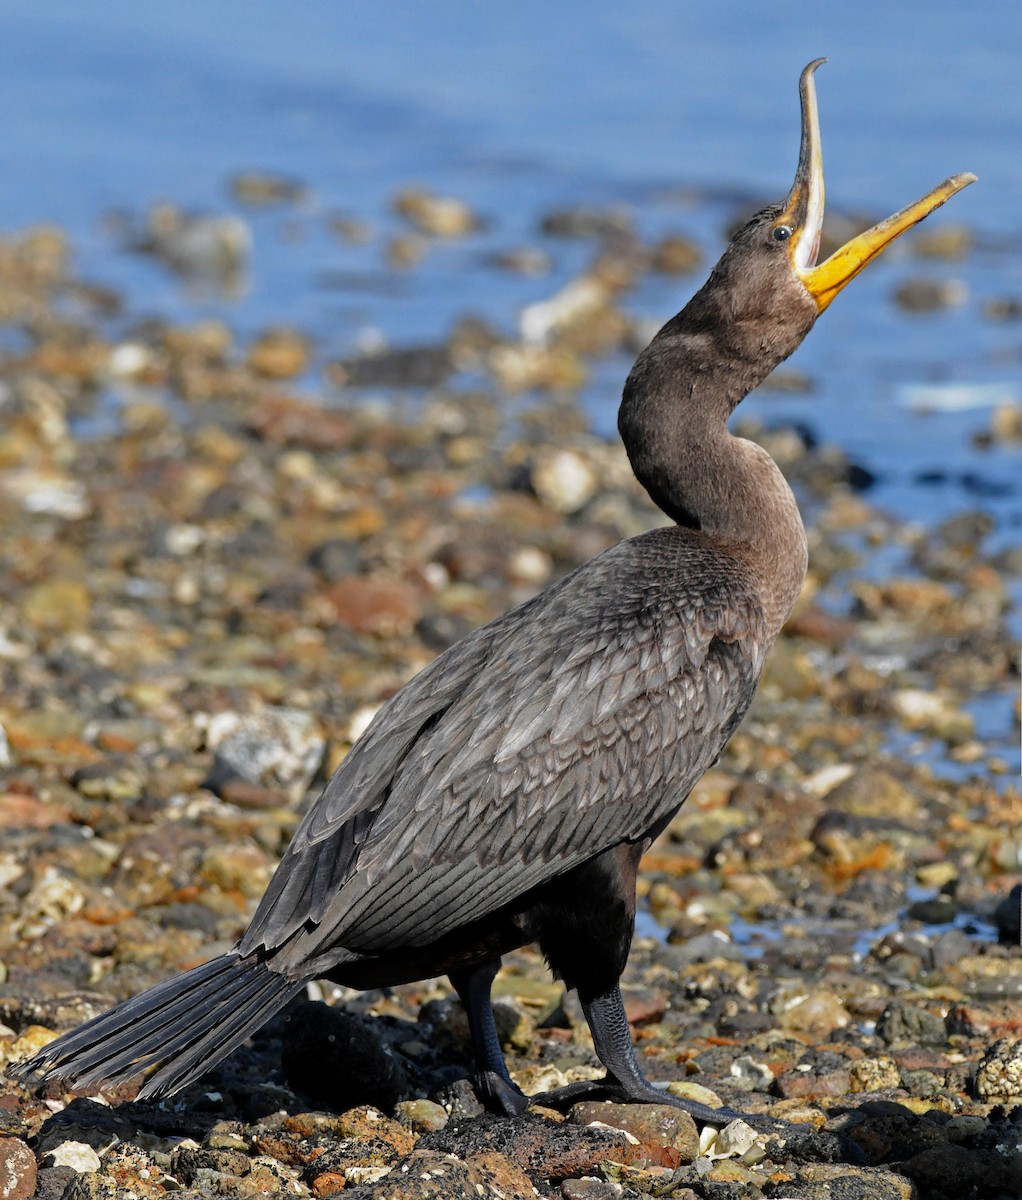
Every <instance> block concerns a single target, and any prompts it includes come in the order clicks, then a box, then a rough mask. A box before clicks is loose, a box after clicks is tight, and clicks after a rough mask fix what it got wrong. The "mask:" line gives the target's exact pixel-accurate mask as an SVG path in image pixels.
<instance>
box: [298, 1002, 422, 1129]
mask: <svg viewBox="0 0 1022 1200" xmlns="http://www.w3.org/2000/svg"><path fill="white" fill-rule="evenodd" d="M281 1065H282V1066H283V1068H284V1072H285V1074H286V1075H287V1078H288V1081H289V1083H290V1084H291V1086H292V1087H294V1088H297V1089H298V1090H300V1091H302V1092H304V1093H305V1094H306V1095H308V1096H310V1097H312V1098H313V1099H315V1100H317V1101H318V1102H320V1103H324V1104H329V1105H331V1107H333V1108H338V1109H343V1108H348V1107H350V1106H351V1105H353V1104H374V1105H376V1106H377V1107H379V1108H383V1109H387V1110H391V1109H393V1107H394V1105H395V1104H397V1103H398V1101H399V1100H403V1099H405V1098H406V1096H407V1095H408V1092H409V1090H410V1088H409V1083H408V1078H407V1076H406V1074H405V1070H404V1067H403V1066H402V1065H401V1062H400V1060H399V1059H398V1057H397V1056H396V1055H395V1054H394V1052H393V1051H392V1050H391V1049H390V1047H389V1046H388V1045H387V1043H386V1042H384V1041H383V1040H381V1038H380V1036H379V1034H378V1032H377V1031H376V1028H375V1026H374V1025H373V1023H372V1022H371V1021H366V1020H363V1019H362V1018H361V1017H356V1016H352V1015H351V1014H349V1013H346V1012H344V1011H343V1010H341V1009H336V1008H328V1007H327V1006H326V1005H324V1004H318V1003H307V1004H301V1005H298V1006H297V1007H295V1008H293V1009H291V1010H290V1011H289V1013H288V1015H287V1018H286V1023H285V1026H284V1044H283V1049H282V1052H281Z"/></svg>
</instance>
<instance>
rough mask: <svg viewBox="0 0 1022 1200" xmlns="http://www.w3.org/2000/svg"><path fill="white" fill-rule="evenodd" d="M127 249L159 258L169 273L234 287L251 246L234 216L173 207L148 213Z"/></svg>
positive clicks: (244, 228) (163, 206)
mask: <svg viewBox="0 0 1022 1200" xmlns="http://www.w3.org/2000/svg"><path fill="white" fill-rule="evenodd" d="M127 240H128V243H129V246H130V247H131V248H132V249H134V250H138V251H141V252H143V253H145V254H151V255H153V257H154V258H158V259H159V260H160V261H161V262H163V263H164V264H165V265H166V266H168V267H170V269H171V270H172V271H175V272H176V273H178V274H180V275H184V276H189V277H195V278H198V279H210V280H216V281H219V282H220V283H221V284H222V285H223V286H224V287H226V288H228V289H231V288H233V287H234V286H236V284H237V281H238V280H239V277H240V276H241V274H242V273H243V272H244V270H245V268H246V266H247V263H248V258H249V253H250V251H251V246H252V235H251V232H250V230H249V227H248V225H247V224H246V223H245V222H244V221H243V220H242V219H241V218H240V217H236V216H220V215H217V214H212V213H187V212H184V211H183V210H182V209H180V208H178V207H176V206H175V205H173V204H158V205H156V206H155V207H154V208H152V209H151V210H150V212H149V215H148V218H147V220H146V223H145V228H144V230H141V231H138V232H135V233H131V234H129V236H128V239H127Z"/></svg>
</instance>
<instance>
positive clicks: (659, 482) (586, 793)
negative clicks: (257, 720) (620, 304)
mask: <svg viewBox="0 0 1022 1200" xmlns="http://www.w3.org/2000/svg"><path fill="white" fill-rule="evenodd" d="M819 61H822V60H818V61H817V62H813V63H810V64H809V66H808V67H806V69H805V71H803V73H802V77H801V81H800V94H801V101H802V144H801V153H800V156H799V164H798V171H797V174H796V176H795V182H794V184H793V185H792V188H791V191H790V192H789V193H788V196H787V198H786V199H785V200H784V201H783V203H781V204H776V205H773V206H771V207H770V208H766V209H764V210H763V211H762V212H760V213H757V215H756V216H754V217H753V218H752V219H751V220H750V221H749V222H748V224H746V225H745V226H744V228H742V229H741V230H740V231H739V232H738V233H737V234H735V236H734V237H733V238H732V240H731V242H730V244H729V245H728V247H727V249H726V250H725V251H724V255H723V257H722V258H721V260H720V262H718V263H717V265H716V267H714V269H713V272H712V274H711V275H710V278H709V279H708V281H707V282H706V284H705V285H704V286H703V287H702V288H701V289H700V291H699V292H697V293H696V295H695V296H694V297H693V298H692V299H691V300H690V301H689V303H688V304H687V305H686V306H685V308H684V309H683V310H682V311H681V312H680V313H679V314H678V315H677V316H676V317H674V318H673V319H672V320H670V321H669V322H668V323H667V324H666V325H665V326H664V327H663V329H661V330H660V332H659V333H658V334H657V335H656V337H655V338H654V339H653V341H652V342H651V343H650V344H649V346H648V347H647V348H646V349H645V350H644V351H643V352H642V354H640V355H639V358H638V361H637V362H636V364H635V366H634V368H633V369H632V372H631V374H630V375H629V377H628V381H627V383H626V384H625V389H624V399H623V402H622V405H621V412H620V418H619V427H620V431H621V436H622V438H623V440H624V444H625V447H626V448H627V451H628V456H629V458H630V460H631V463H632V467H633V469H634V471H635V474H636V476H637V478H638V479H639V481H640V482H641V483H642V484H643V486H644V487H645V488H646V490H647V491H648V492H649V494H650V496H651V497H652V498H653V500H654V501H655V502H656V503H657V504H658V505H659V507H660V508H661V509H662V510H663V511H664V512H665V513H666V514H667V516H668V517H670V518H671V520H672V522H674V523H673V524H672V525H670V526H668V527H665V528H660V529H655V530H653V531H652V532H650V533H646V534H642V535H641V536H639V537H634V538H630V539H628V540H627V541H623V542H621V543H619V544H618V545H616V546H614V547H612V548H611V549H610V550H608V551H606V552H605V553H604V554H601V555H599V556H598V557H597V558H594V559H593V560H592V561H591V562H588V563H586V564H585V565H584V566H582V567H580V568H579V569H578V570H576V571H574V572H573V573H572V574H570V575H568V576H567V577H566V578H564V579H562V580H561V581H560V582H559V583H557V584H555V585H554V586H553V587H551V588H549V589H548V590H547V591H545V592H543V593H542V595H539V596H537V597H535V598H534V599H533V600H530V601H529V602H528V603H526V604H524V605H522V606H521V607H520V608H517V609H515V610H514V611H513V612H510V613H508V614H506V615H505V616H503V617H500V618H498V619H497V620H495V621H493V622H491V623H490V624H489V625H487V626H485V627H484V628H481V629H478V630H476V631H475V632H474V633H472V634H470V635H469V636H468V637H466V638H464V639H463V640H462V641H460V642H458V643H457V645H455V646H452V647H451V648H450V649H449V650H448V651H446V652H445V653H444V654H442V655H440V656H439V657H438V658H437V659H436V660H435V661H434V662H433V663H432V664H431V665H430V666H428V667H427V668H426V669H425V670H424V671H422V672H421V673H420V674H419V675H417V676H416V677H415V678H414V679H413V680H412V681H411V682H410V683H409V684H408V685H407V686H406V687H404V688H403V689H402V691H400V692H399V693H398V694H397V695H396V696H395V697H394V698H393V699H392V700H390V701H389V702H388V703H387V704H386V705H384V707H383V708H382V709H381V710H380V712H379V713H378V714H377V716H376V718H375V720H374V721H373V722H372V724H371V725H370V727H369V728H368V729H367V730H366V732H365V734H364V735H363V736H362V737H361V738H360V739H359V741H358V742H357V743H356V744H355V746H354V747H353V748H352V750H351V752H350V753H349V754H348V756H347V757H346V758H345V760H344V761H343V763H342V764H341V766H340V767H339V769H338V770H337V772H336V774H335V775H334V776H333V778H332V779H331V780H330V782H329V783H328V784H327V786H326V789H325V790H324V792H323V794H322V795H321V796H320V797H319V799H318V800H317V801H316V803H315V804H314V805H313V806H312V808H310V810H309V811H308V813H307V814H306V815H305V817H304V819H303V820H302V822H301V823H300V825H299V826H298V829H297V831H296V833H295V835H294V839H293V840H292V842H291V844H290V846H289V847H288V849H287V851H286V853H285V855H284V857H283V860H282V861H281V863H280V866H279V867H278V869H277V872H276V874H275V875H274V876H273V878H272V880H271V882H270V885H269V887H268V889H267V891H266V894H265V896H264V897H263V899H262V901H261V903H260V904H259V907H258V909H257V910H256V914H255V916H254V918H253V920H252V924H251V925H250V926H249V929H248V931H247V932H246V934H245V935H244V937H243V938H242V939H241V941H240V942H239V944H238V945H237V946H236V947H235V948H234V949H233V950H232V951H231V952H230V953H228V954H224V955H221V956H220V957H219V958H215V959H213V960H212V961H211V962H208V963H206V964H204V965H203V966H199V967H196V968H194V969H193V970H191V971H188V972H187V973H185V974H183V975H180V976H178V977H176V978H174V979H171V980H169V981H168V982H166V983H162V984H160V985H158V986H157V987H154V988H152V989H151V990H150V991H147V992H144V993H143V994H142V995H140V996H137V997H135V998H134V999H132V1000H129V1001H127V1002H125V1003H123V1004H121V1005H119V1006H118V1007H117V1008H115V1009H113V1010H112V1011H111V1012H108V1013H105V1014H104V1015H102V1016H100V1017H97V1018H96V1019H95V1020H92V1021H90V1022H88V1024H86V1025H83V1026H81V1027H80V1028H79V1029H76V1030H74V1031H72V1032H70V1033H67V1034H64V1035H63V1036H62V1037H60V1038H58V1039H57V1040H56V1041H54V1042H51V1043H50V1044H49V1045H47V1046H45V1047H44V1048H43V1049H42V1050H40V1051H39V1052H38V1053H37V1054H36V1055H35V1056H34V1057H33V1058H31V1059H29V1060H28V1061H26V1062H24V1063H22V1064H21V1065H20V1066H19V1067H18V1068H16V1073H17V1074H18V1075H20V1076H22V1077H23V1078H24V1077H30V1076H32V1075H40V1074H42V1075H47V1076H51V1077H57V1078H63V1079H66V1080H68V1081H69V1082H71V1083H73V1084H75V1085H77V1086H82V1085H85V1084H93V1083H97V1082H99V1081H101V1080H122V1079H125V1078H127V1077H128V1076H130V1075H133V1074H135V1073H136V1072H138V1071H141V1070H142V1069H143V1068H147V1067H149V1066H152V1065H153V1064H155V1063H157V1062H160V1061H161V1060H162V1062H163V1065H162V1066H161V1067H160V1069H159V1070H158V1071H157V1072H155V1074H153V1075H152V1076H151V1077H150V1078H149V1079H148V1081H147V1082H146V1084H145V1086H144V1087H143V1089H142V1091H141V1092H140V1093H139V1095H140V1097H143V1098H144V1097H156V1096H163V1095H168V1094H169V1093H171V1092H174V1091H176V1090H177V1089H179V1088H181V1087H183V1086H184V1085H185V1084H187V1083H190V1082H192V1081H193V1080H195V1079H197V1078H199V1077H200V1076H201V1075H202V1074H204V1073H205V1072H206V1071H207V1070H208V1069H209V1068H210V1067H211V1066H212V1065H213V1064H214V1063H216V1062H217V1061H218V1060H219V1059H221V1058H223V1057H224V1055H226V1054H227V1053H228V1052H229V1051H230V1050H232V1049H233V1048H234V1047H235V1046H237V1045H238V1044H239V1043H240V1042H241V1041H242V1040H243V1039H244V1038H245V1037H247V1036H248V1035H249V1034H251V1033H252V1032H253V1031H254V1030H256V1029H258V1028H259V1026H261V1025H262V1024H263V1023H264V1022H265V1021H267V1020H268V1019H269V1018H270V1017H271V1016H272V1015H273V1014H274V1013H275V1012H276V1011H277V1010H279V1009H280V1008H281V1007H282V1006H283V1005H284V1004H286V1003H287V1001H288V1000H290V999H291V998H292V997H293V996H295V995H296V994H297V993H299V992H300V991H301V990H302V988H303V987H304V985H305V984H306V982H307V981H308V980H310V979H314V978H317V977H321V978H327V979H331V980H334V981H336V982H338V983H343V984H348V985H350V986H353V987H359V988H374V987H382V986H386V985H391V984H398V983H404V982H409V981H412V980H416V979H421V978H423V977H428V976H432V975H437V974H440V973H446V974H448V975H449V976H450V978H451V981H452V983H453V984H454V986H455V988H456V989H457V991H458V994H459V995H460V996H461V998H462V1000H463V1002H464V1004H465V1007H466V1009H467V1011H468V1017H469V1022H470V1025H471V1030H472V1037H473V1042H474V1048H475V1054H476V1060H477V1062H476V1065H477V1075H476V1087H477V1090H478V1091H479V1093H480V1095H481V1096H482V1098H483V1099H484V1100H485V1101H486V1103H487V1104H488V1105H489V1106H490V1107H491V1108H494V1109H496V1110H497V1111H503V1112H507V1113H514V1112H520V1111H522V1110H523V1109H524V1108H525V1107H526V1105H527V1104H528V1101H527V1099H526V1097H525V1096H524V1095H523V1094H522V1093H521V1091H520V1090H519V1089H518V1088H517V1087H516V1085H515V1084H514V1083H513V1082H512V1080H511V1078H510V1076H509V1074H508V1072H507V1067H506V1065H505V1063H504V1058H503V1055H502V1053H501V1049H500V1043H499V1040H498V1038H497V1033H496V1028H495V1025H494V1020H493V1012H492V1009H491V1006H490V985H491V983H492V980H493V977H494V975H495V974H496V972H497V969H498V966H499V963H500V956H501V955H502V954H503V953H505V952H507V951H510V950H512V949H514V948H516V947H518V946H522V945H524V944H526V943H530V942H538V943H539V946H540V947H541V949H542V950H543V953H544V954H545V955H546V957H547V959H548V961H549V963H550V966H551V967H552V969H553V970H554V971H555V972H556V973H557V974H558V975H559V976H560V977H561V978H563V979H564V981H565V983H566V984H567V985H569V986H570V987H574V988H577V990H578V994H579V999H580V1000H581V1003H582V1008H583V1010H584V1012H585V1015H586V1019H587V1020H588V1022H589V1025H590V1028H591V1029H592V1033H593V1039H594V1042H595V1045H596V1052H597V1054H598V1055H599V1057H600V1059H601V1060H602V1062H603V1063H604V1065H605V1066H606V1067H607V1076H606V1078H605V1079H604V1080H602V1081H597V1082H596V1083H595V1084H586V1083H582V1084H574V1085H571V1086H569V1087H568V1088H566V1089H560V1090H559V1092H557V1093H551V1094H548V1095H547V1096H545V1097H544V1101H545V1102H557V1101H561V1102H567V1101H570V1100H572V1099H574V1098H575V1097H577V1096H580V1095H582V1094H588V1095H593V1094H602V1095H603V1096H605V1097H609V1098H612V1099H628V1100H639V1101H643V1100H656V1101H659V1102H661V1103H663V1102H668V1103H677V1104H678V1105H679V1106H681V1107H684V1108H687V1109H688V1110H689V1111H690V1112H692V1113H693V1115H695V1116H698V1117H700V1118H701V1119H704V1120H709V1121H717V1122H719V1121H722V1120H725V1119H728V1118H729V1117H730V1116H731V1115H733V1114H731V1112H730V1110H716V1109H710V1108H707V1107H706V1106H703V1105H698V1104H692V1103H688V1102H685V1101H680V1100H675V1099H674V1098H672V1097H670V1096H667V1095H665V1094H664V1093H662V1092H659V1091H657V1090H655V1089H654V1088H653V1087H652V1086H651V1085H650V1084H649V1083H648V1082H647V1080H646V1079H645V1077H644V1076H643V1074H642V1072H641V1070H640V1068H639V1065H638V1063H637V1062H636V1059H635V1054H634V1051H633V1048H632V1043H631V1038H630V1034H629V1028H628V1021H627V1019H626V1017H625V1012H624V1007H623V1005H622V1001H621V992H620V988H619V981H620V978H621V973H622V971H623V969H624V966H625V960H626V958H627V955H628V950H629V946H630V944H631V939H632V932H633V926H634V916H635V875H636V869H637V867H638V863H639V859H640V857H641V856H642V854H643V852H644V851H645V850H646V849H647V847H648V846H649V845H650V843H651V842H652V841H653V839H654V838H655V837H656V836H657V835H658V834H659V833H660V832H661V831H662V830H663V829H664V827H665V826H666V825H667V823H668V822H669V821H670V819H671V817H672V816H673V815H674V814H675V813H676V812H677V810H678V808H679V806H680V805H681V803H682V801H683V800H684V799H685V797H686V796H687V794H688V793H689V791H690V790H691V788H692V786H693V784H694V783H695V782H696V780H698V778H699V777H700V775H702V773H703V772H704V771H705V770H706V769H707V767H709V766H710V765H711V764H712V763H713V762H715V761H716V759H717V757H718V756H719V754H720V752H721V750H722V749H723V747H724V744H725V743H726V742H727V740H728V738H729V737H730V736H731V734H732V732H733V731H734V729H735V727H736V726H737V725H738V723H739V722H740V721H741V719H742V717H743V715H744V713H745V711H746V709H747V708H748V707H749V703H750V701H751V700H752V695H753V692H754V691H755V688H756V682H757V680H758V678H759V675H760V671H761V670H762V667H763V660H764V659H765V657H766V655H767V652H768V651H769V649H770V647H771V644H772V643H773V641H774V639H775V638H776V636H777V634H778V632H779V630H780V628H781V626H782V625H783V624H784V621H785V620H786V618H787V616H788V614H789V612H790V611H791V608H792V605H793V604H794V603H795V600H796V598H797V597H798V594H799V591H800V589H801V587H802V582H803V578H804V575H805V569H806V540H805V533H804V530H803V527H802V521H801V519H800V517H799V512H798V508H797V506H796V504H795V499H794V497H793V496H792V493H791V490H790V489H789V487H788V485H787V484H786V483H785V481H784V479H783V477H782V475H781V473H780V471H779V470H778V469H777V467H776V466H775V464H774V463H773V461H772V460H771V459H770V457H769V456H768V455H767V454H766V452H765V451H763V450H762V449H761V448H760V447H758V446H756V445H753V444H752V443H751V442H748V441H744V440H742V439H741V438H737V437H734V436H732V435H731V434H730V433H729V432H728V430H727V428H726V421H727V419H728V417H729V416H730V415H731V413H732V412H733V411H734V409H735V407H736V405H737V404H738V403H739V401H740V400H741V399H742V398H743V396H745V395H746V394H747V393H748V392H749V391H750V390H751V389H752V388H754V387H755V386H756V385H757V384H758V383H760V382H761V381H762V380H763V379H764V378H765V377H766V375H767V374H768V373H769V372H770V371H771V370H772V369H773V368H774V367H775V366H776V365H777V364H778V363H779V362H781V361H782V360H783V359H785V358H786V357H787V356H788V355H789V354H791V352H792V351H793V350H794V349H795V348H796V346H798V345H799V343H800V342H801V341H802V339H803V338H804V337H805V335H806V334H807V333H808V332H809V330H810V329H811V328H812V325H813V323H814V321H815V320H816V318H817V316H818V315H819V313H820V312H822V311H823V309H824V308H826V307H827V305H828V304H829V303H830V302H831V300H832V299H833V298H834V296H835V295H836V294H837V293H838V291H840V289H841V288H842V287H844V285H845V284H846V283H847V282H848V281H849V280H850V279H851V278H852V277H853V276H854V275H856V274H857V273H858V272H859V271H860V270H861V269H862V268H863V267H864V266H865V265H866V263H867V262H869V261H870V259H872V258H873V257H874V256H875V255H877V254H879V253H880V251H881V250H882V249H883V248H884V247H885V246H886V245H887V244H888V242H890V241H891V240H892V239H893V238H895V237H897V236H898V234H900V233H902V232H903V231H904V230H906V229H908V228H909V227H910V226H911V225H914V224H915V223H916V222H917V221H919V220H921V219H922V218H923V217H925V216H926V215H927V214H928V213H929V212H931V211H932V210H933V209H934V208H936V207H937V206H938V205H940V204H942V203H943V202H944V201H945V200H946V199H948V198H949V197H950V196H952V195H953V194H954V193H955V192H957V191H958V190H959V189H960V188H963V187H965V186H966V184H968V183H971V182H972V181H973V179H974V176H972V175H968V174H965V175H957V176H954V177H953V178H951V179H948V180H947V181H946V182H944V183H942V184H941V185H940V186H939V187H937V188H935V189H934V190H933V191H932V192H930V193H929V194H928V195H927V196H925V197H923V198H922V199H920V200H918V201H917V202H916V203H915V204H912V205H910V206H909V207H908V208H906V209H904V210H903V211H902V212H900V213H898V214H896V215H895V216H893V217H889V218H888V219H887V220H886V221H883V222H881V223H880V224H879V225H876V226H874V228H872V229H870V230H869V231H868V232H866V233H863V234H861V235H860V236H859V237H856V238H853V239H852V240H851V241H850V242H849V243H848V244H847V245H846V246H844V247H843V248H842V249H841V250H839V251H837V253H836V254H834V255H832V256H831V257H830V258H828V259H827V260H826V262H824V263H822V264H820V265H819V266H817V265H815V263H816V257H817V252H818V248H819V240H820V227H821V224H822V220H823V175H822V167H821V157H820V143H819V129H818V122H817V113H816V95H815V87H814V83H813V73H814V71H815V69H816V67H817V66H818V63H819Z"/></svg>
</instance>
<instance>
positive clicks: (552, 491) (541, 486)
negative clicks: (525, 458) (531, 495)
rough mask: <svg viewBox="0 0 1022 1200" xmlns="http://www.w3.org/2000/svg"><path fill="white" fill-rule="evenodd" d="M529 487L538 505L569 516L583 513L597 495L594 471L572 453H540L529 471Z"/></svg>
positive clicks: (584, 460)
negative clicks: (579, 512)
mask: <svg viewBox="0 0 1022 1200" xmlns="http://www.w3.org/2000/svg"><path fill="white" fill-rule="evenodd" d="M532 486H533V489H534V491H535V493H536V495H537V497H538V498H539V500H540V502H541V503H542V504H544V505H545V506H546V507H547V508H549V509H552V510H553V511H554V512H558V513H564V514H566V515H567V514H570V513H576V512H578V511H579V510H580V509H582V508H583V507H584V506H585V505H586V504H587V503H588V501H589V500H591V499H592V497H593V496H594V495H595V493H596V489H597V486H598V482H597V479H596V474H595V472H594V471H593V468H592V467H591V466H590V464H589V463H588V462H587V461H586V459H585V458H584V457H583V456H582V455H581V454H579V453H577V452H576V451H574V450H550V451H545V452H543V453H541V454H540V455H539V456H538V458H537V459H536V462H535V464H534V465H533V468H532Z"/></svg>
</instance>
